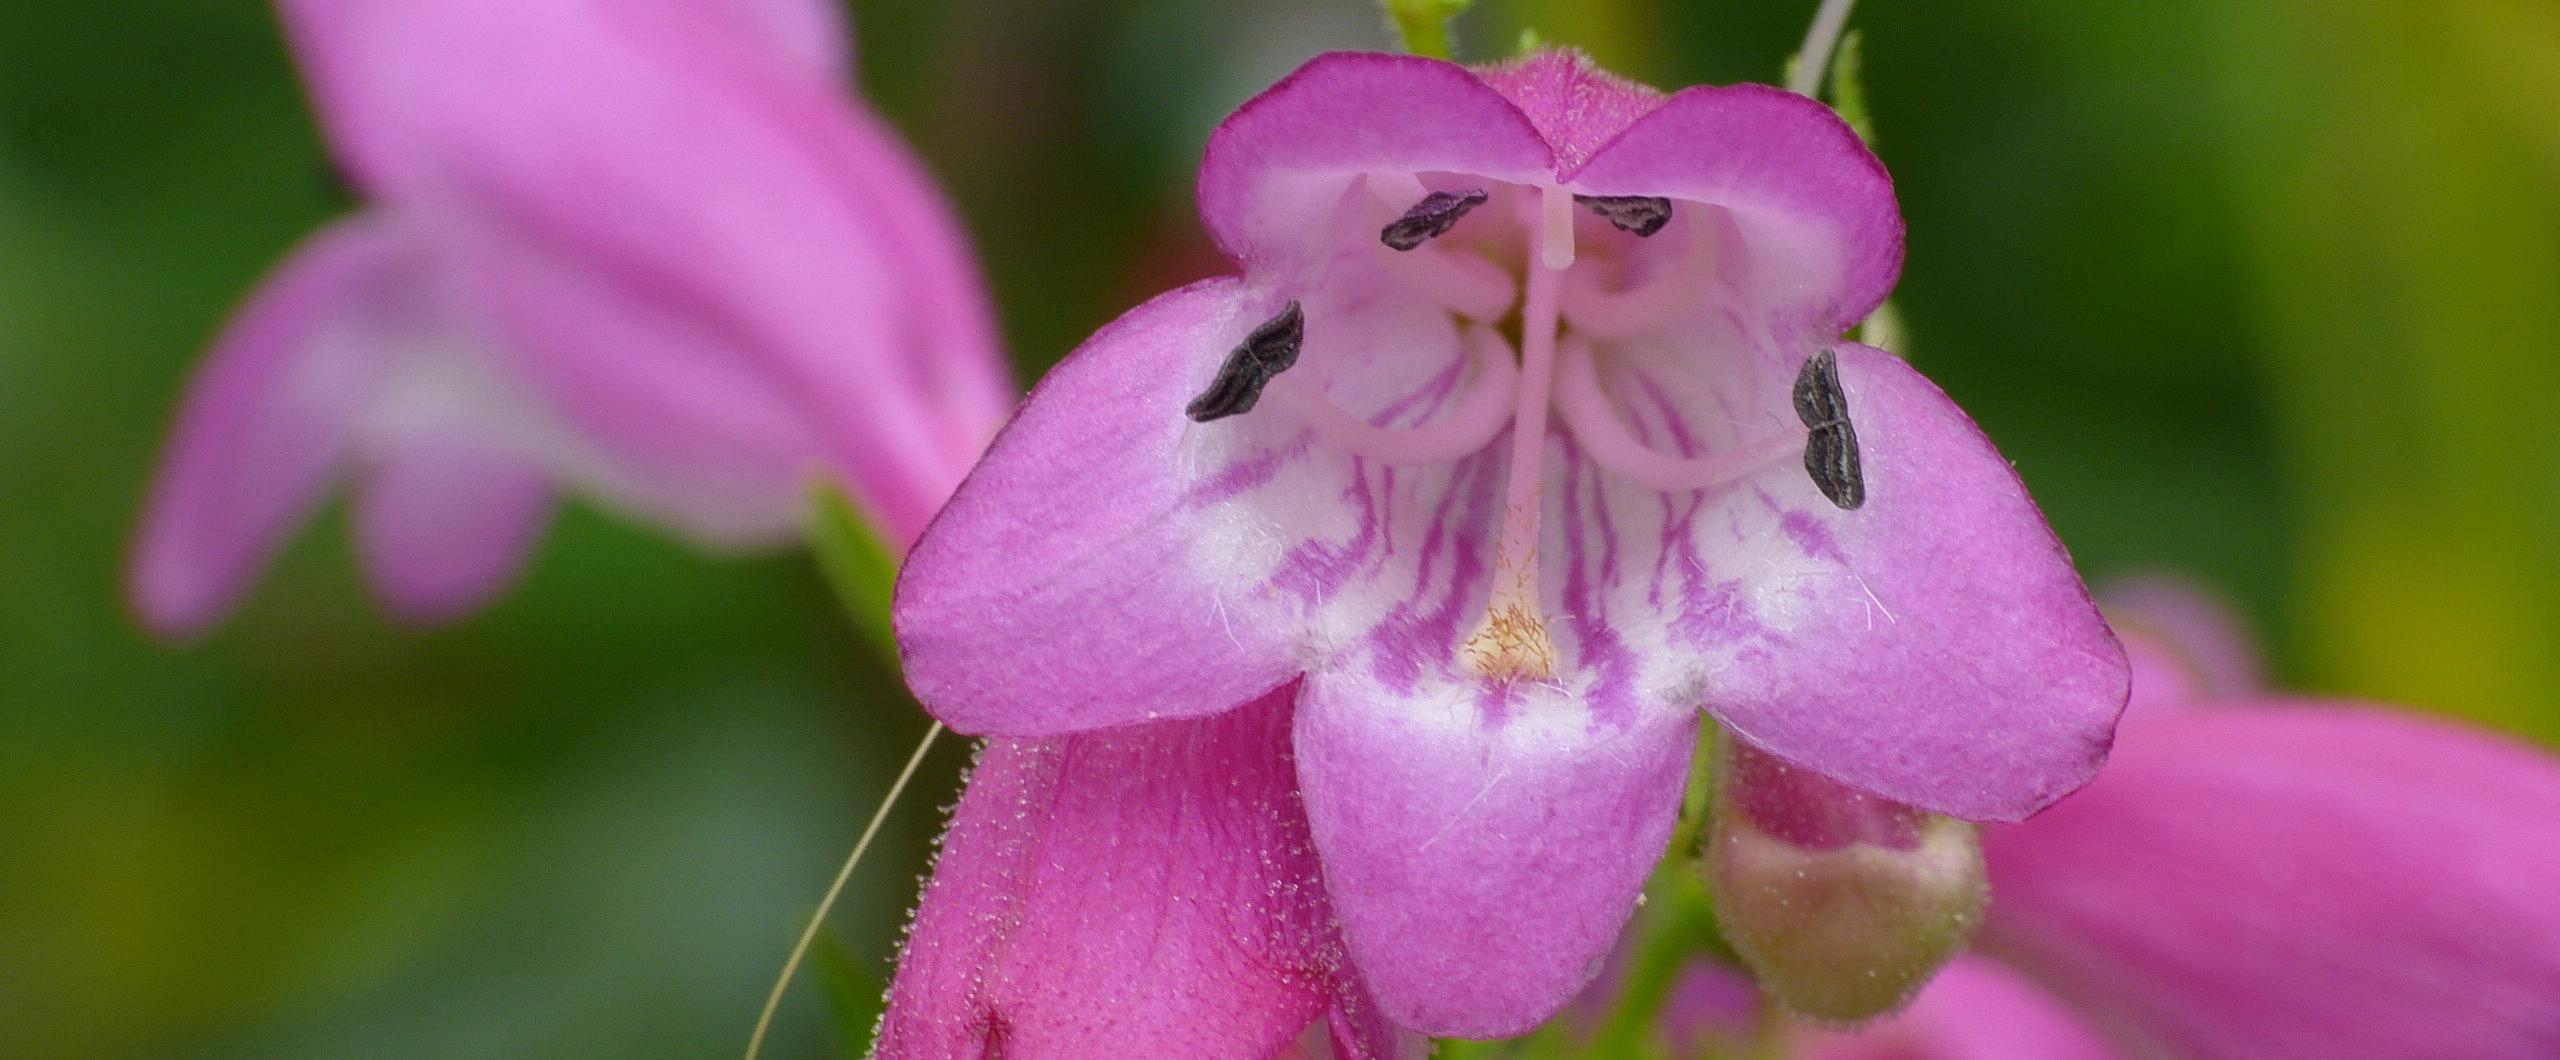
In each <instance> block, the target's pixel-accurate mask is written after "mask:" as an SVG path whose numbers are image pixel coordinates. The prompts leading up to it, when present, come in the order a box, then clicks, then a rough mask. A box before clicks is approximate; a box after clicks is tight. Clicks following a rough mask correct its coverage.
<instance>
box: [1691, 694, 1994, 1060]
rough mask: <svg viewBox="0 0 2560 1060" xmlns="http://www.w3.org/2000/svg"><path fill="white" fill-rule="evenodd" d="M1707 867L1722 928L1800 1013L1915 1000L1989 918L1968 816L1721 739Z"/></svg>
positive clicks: (1833, 1013)
mask: <svg viewBox="0 0 2560 1060" xmlns="http://www.w3.org/2000/svg"><path fill="white" fill-rule="evenodd" d="M1719 757H1720V762H1719V766H1720V768H1719V769H1718V770H1717V772H1716V799H1715V815H1714V821H1713V824H1712V826H1711V830H1710V832H1709V836H1708V845H1707V849H1706V851H1705V852H1704V865H1703V866H1702V869H1703V871H1704V872H1705V873H1706V874H1707V884H1708V887H1709V888H1710V889H1711V890H1712V891H1713V893H1714V895H1715V902H1716V920H1717V923H1718V925H1719V926H1720V927H1721V928H1722V929H1723V932H1724V936H1725V939H1726V941H1728V942H1730V943H1732V945H1733V948H1734V951H1735V952H1736V953H1738V954H1740V955H1741V956H1742V959H1743V960H1744V962H1746V963H1748V964H1749V965H1750V966H1751V969H1752V971H1753V972H1755V973H1757V974H1758V975H1759V977H1760V985H1761V987H1762V988H1763V989H1765V990H1766V991H1768V992H1769V994H1770V995H1771V996H1774V997H1776V998H1777V999H1778V1000H1779V1001H1780V1002H1781V1003H1783V1004H1785V1005H1786V1006H1787V1007H1788V1008H1789V1009H1792V1010H1794V1011H1795V1012H1797V1013H1799V1014H1802V1015H1805V1016H1810V1017H1813V1018H1816V1019H1823V1020H1837V1021H1842V1022H1851V1021H1857V1020H1864V1019H1869V1018H1872V1017H1875V1016H1880V1015H1883V1014H1885V1013H1888V1012H1891V1011H1893V1010H1894V1009H1897V1008H1899V1007H1901V1006H1902V1004H1903V1002H1905V1001H1908V1000H1910V998H1911V996H1912V994H1914V993H1916V992H1917V991H1918V990H1919V988H1920V986H1921V985H1922V984H1924V983H1926V982H1928V980H1929V977H1930V976H1931V975H1932V974H1934V973H1936V972H1937V970H1938V968H1939V966H1940V965H1943V964H1945V963H1946V961H1947V959H1948V958H1949V957H1952V956H1954V955H1955V953H1956V951H1957V950H1960V949H1962V948H1963V947H1964V944H1965V942H1966V940H1968V939H1969V938H1971V937H1972V935H1973V929H1974V926H1975V924H1976V923H1978V922H1979V921H1980V920H1981V914H1982V903H1983V897H1984V891H1985V888H1984V882H1983V870H1982V844H1981V842H1980V840H1979V838H1978V837H1977V836H1976V834H1975V832H1974V828H1973V826H1972V825H1971V824H1968V823H1966V822H1964V821H1959V820H1955V819H1953V818H1949V817H1942V816H1939V815H1937V814H1932V813H1927V812H1924V811H1921V810H1918V809H1915V808H1913V807H1910V806H1905V805H1902V804H1901V803H1897V802H1892V801H1889V800H1886V799H1883V798H1879V797H1877V796H1874V795H1870V794H1867V793H1866V792H1863V791H1859V790H1857V789H1855V788H1851V787H1847V786H1845V785H1842V784H1840V783H1838V782H1836V781H1833V780H1831V779H1829V778H1827V777H1823V776H1819V775H1816V774H1813V773H1809V772H1806V771H1804V770H1800V769H1797V768H1795V767H1793V766H1790V765H1788V764H1786V763H1785V762H1781V761H1779V760H1778V759H1776V758H1774V757H1771V756H1770V755H1769V754H1767V753H1766V752H1763V751H1761V750H1759V749H1758V748H1755V747H1752V746H1750V745H1749V744H1746V743H1744V742H1742V741H1741V740H1740V739H1726V740H1724V741H1722V750H1721V752H1720V755H1719Z"/></svg>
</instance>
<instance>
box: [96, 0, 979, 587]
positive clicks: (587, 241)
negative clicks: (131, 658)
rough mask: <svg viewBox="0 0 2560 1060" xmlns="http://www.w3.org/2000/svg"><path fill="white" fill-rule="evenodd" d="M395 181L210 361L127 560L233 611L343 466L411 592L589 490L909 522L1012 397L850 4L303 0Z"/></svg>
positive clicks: (371, 572) (909, 525) (721, 544)
mask: <svg viewBox="0 0 2560 1060" xmlns="http://www.w3.org/2000/svg"><path fill="white" fill-rule="evenodd" d="M282 10H283V16H284V21H285V26H286V29H287V30H288V34H289V36H290V38H291V42H292V44H293V46H294V53H295V56H296V58H297V59H298V60H299V61H300V63H301V65H302V68H303V71H304V73H305V76H306V78H307V80H308V83H309V85H310V88H311V93H312V97H313V101H314V106H315V108H316V109H317V111H318V113H319V115H320V119H321V126H322V129H323V131H324V132H325V133H326V134H327V136H328V139H329V142H330V146H331V148H332V149H333V152H334V154H335V156H336V157H337V159H338V162H339V164H340V166H341V167H342V169H343V170H344V171H345V172H346V174H347V175H348V177H349V179H350V181H351V183H352V184H353V185H354V187H355V189H356V191H357V192H358V193H359V195H360V196H361V197H362V198H363V200H364V206H363V208H362V209H361V210H360V211H359V212H358V213H356V214H355V215H353V216H350V217H348V218H345V219H343V220H340V221H338V222H335V223H333V224H331V225H330V226H329V227H327V228H326V229H324V230H322V231H321V232H319V233H317V234H316V235H314V236H313V237H311V239H310V240H308V241H307V242H306V243H305V244H304V245H303V246H302V247H300V248H299V249H297V250H295V251H294V252H293V253H292V255H291V256H290V257H288V258H287V260H286V261H285V262H284V263H283V264H282V265H281V266H279V267H278V268H277V270H276V271H275V273H274V274H273V275H271V276H270V277H269V278H268V280H267V282H266V284H265V285H264V286H263V287H262V288H261V289H260V290H259V291H258V292H257V293H256V294H255V295H254V296H253V297H252V298H251V299H250V300H249V301H248V303H247V304H246V305H245V306H244V307H243V308H242V310H241V311H240V313H239V315H238V317H237V318H236V319H234V321H233V322H232V323H231V325H230V326H229V328H227V329H226V330H225V331H224V333H223V334H222V336H221V337H220V338H219V339H218V340H217V341H216V342H215V343H214V345H213V347H212V350H211V352H210V353H209V354H208V355H207V358H206V360H205V362H204V364H203V366H202V367H201V368H200V369H199V371H198V373H197V375H196V378H195V379H194V381H193V382H192V383H191V385H190V387H189V390H188V392H187V395H186V398H185V401H184V404H183V406H182V407H181V409H180V410H179V414H178V417H177V421H176V425H175V427H174V428H173V430H172V432H171V436H170V440H169V443H168V448H167V452H166V456H165V458H164V462H163V464H162V467H161V469H160V472H159V475H158V480H157V482H156V484H155V485H154V487H153V490H152V494H151V497H150V500H149V502H148V504H147V506H146V510H145V512H144V515H143V519H142V525H141V529H140V533H139V535H138V540H137V542H136V545H135V549H134V554H133V557H132V562H131V566H130V569H129V572H128V589H129V595H130V597H131V600H132V602H133V605H134V607H135V609H136V610H137V612H139V614H140V615H141V617H142V618H143V620H144V621H145V622H146V624H148V625H149V626H150V627H151V628H152V629H154V630H155V631H158V632H160V633H162V634H164V635H169V636H185V635H189V634H193V633H196V632H200V631H201V630H203V629H204V628H206V627H207V626H209V625H211V624H213V623H215V622H216V621H218V620H219V619H220V618H221V616H222V615H223V614H224V613H225V612H226V611H227V610H228V609H229V608H230V607H231V606H232V604H233V603H234V602H235V601H236V600H237V599H238V598H239V597H240V595H241V594H242V593H243V592H244V591H245V590H246V588H247V585H248V584H249V582H250V581H251V580H252V579H253V578H254V577H255V576H256V574H257V572H258V571H259V570H260V569H261V568H262V567H263V566H264V564H265V563H266V562H267V560H268V559H269V558H270V557H271V556H272V555H273V554H274V553H275V552H276V551H277V550H278V549H279V548H280V547H281V545H282V544H283V542H284V540H285V539H286V538H287V537H288V536H289V535H290V534H291V533H292V532H293V531H294V530H295V529H296V528H297V527H298V526H300V525H301V524H302V523H303V522H304V521H305V520H306V519H307V518H308V517H309V516H310V515H311V514H312V512H313V510H314V509H315V508H316V506H317V505H318V503H319V501H320V500H321V499H322V498H323V496H324V495H325V494H326V493H327V492H328V491H329V490H330V489H331V488H333V487H334V486H337V485H340V484H344V485H345V486H347V488H348V489H349V491H350V494H351V498H352V499H351V503H352V522H353V526H354V532H355V536H356V545H357V551H358V554H359V557H360V558H361V560H362V562H363V566H364V569H365V572H366V574H367V576H368V578H369V580H370V581H371V583H372V585H373V587H374V589H375V591H376V593H377V594H378V595H379V596H380V597H381V598H382V600H383V601H384V602H385V604H386V605H388V606H389V607H390V608H391V610H392V611H394V612H395V613H397V614H398V615H400V616H402V617H404V618H406V619H409V620H413V621H419V622H434V621H439V620H444V619H449V618H453V617H456V616H458V615H460V614H463V613H466V612H468V611H470V610H473V609H475V608H477V607H479V606H480V605H482V604H484V603H485V602H487V601H488V600H489V599H490V598H492V597H493V596H495V595H496V594H497V593H499V592H501V591H503V590H504V588H505V587H506V586H507V585H508V584H509V583H510V582H511V581H512V580H513V578H514V577H515V575H516V573H517V572H518V571H519V570H520V568H521V566H522V564H523V563H524V561H525V558H526V556H527V555H528V553H529V552H530V551H531V550H532V548H533V546H534V544H535V542H536V540H537V539H538V538H539V536H540V534H541V532H542V530H543V528H544V526H545V525H546V524H547V523H548V521H549V519H550V515H551V512H552V509H553V506H554V504H555V503H556V499H557V497H558V496H559V495H560V494H561V493H563V492H564V491H571V492H575V493H577V494H579V495H581V496H583V497H585V498H587V499H590V500H593V501H595V502H597V503H599V504H602V505H604V506H606V507H610V508H613V509H616V510H619V511H622V512H625V513H627V514H629V515H631V516H633V517H635V518H639V519H643V520H647V521H651V522H655V523H658V524H661V525H664V526H666V527H668V528H669V529H671V530H673V531H675V532H677V533H679V534H681V535H683V536H684V537H686V538H688V539H690V540H692V541H695V542H698V543H700V544H703V545H705V546H709V547H714V548H745V547H762V546H769V545H774V544H779V543H782V542H785V541H787V540H789V539H790V538H791V537H792V536H793V534H794V529H795V526H796V524H797V522H798V519H799V516H800V513H801V512H802V511H803V509H804V506H805V505H806V503H807V496H808V490H809V487H810V485H811V483H812V481H813V480H816V479H821V478H828V479H833V480H836V481H837V482H839V483H840V484H841V485H842V486H843V487H844V488H845V489H846V490H847V491H848V493H849V494H850V495H851V496H852V498H853V500H854V502H855V504H856V505H857V506H858V507H859V508H860V509H862V511H863V512H864V513H865V514H866V515H867V516H868V517H869V518H870V519H872V520H873V521H874V523H875V525H877V526H879V527H881V528H882V534H883V536H884V537H885V538H887V539H888V541H889V544H890V545H891V546H892V547H902V546H904V545H905V544H906V543H907V542H908V541H910V540H912V538H913V537H914V535H915V534H916V533H918V532H919V531H920V530H921V528H922V526H923V524H924V521H925V520H926V518H927V517H929V516H930V515H931V513H932V512H933V510H934V509H935V508H936V507H937V506H938V505H939V504H940V502H941V501H942V499H943V498H944V497H945V496H946V495H947V494H948V492H949V490H950V488H951V486H952V485H953V484H954V483H956V482H957V481H958V480H959V477H960V476H961V474H963V473H964V472H965V470H966V469H967V467H968V465H969V463H970V461H971V460H972V459H973V458H974V457H975V456H976V455H977V453H978V451H979V449H980V448H981V446H982V445H983V443H984V441H985V440H986V438H987V437H989V436H990V435H991V434H992V433H993V432H994V429H995V427H996V426H997V425H998V424H999V423H1000V422H1001V420H1002V417H1003V416H1004V414H1005V412H1006V410H1007V409H1008V408H1009V406H1010V404H1011V401H1012V394H1013V389H1012V387H1011V385H1010V383H1009V382H1008V380H1007V378H1006V370H1005V368H1004V365H1003V363H1002V361H1001V359H1000V356H999V354H998V350H997V346H996V341H995V337H994V333H993V327H992V321H991V317H990V313H989V310H988V307H987V305H986V298H985V292H984V289H983V285H982V283H981V282H980V280H979V277H978V275H977V272H976V267H975V265H974V264H973V263H972V261H971V259H970V257H969V255H968V251H967V248H966V246H965V244H964V242H963V237H962V234H961V232H960V230H959V228H958V226H957V224H956V223H955V222H954V220H953V219H952V217H951V216H950V213H949V210H948V208H947V207H946V205H945V204H944V203H943V201H942V200H941V198H940V197H939V194H938V192H937V191H936V190H935V189H934V187H933V185H932V184H931V182H930V181H929V179H928V178H927V177H926V175H925V174H924V173H923V171H922V170H921V169H920V167H919V166H918V165H917V163H916V162H915V160H914V159H913V158H912V157H911V156H909V154H908V153H907V152H906V150H905V149H904V148H903V147H902V146H901V145H900V144H899V142H898V141H897V138H896V137H895V136H894V134H893V133H892V132H891V131H890V130H889V129H888V128H887V127H886V126H885V125H884V124H883V123H882V122H881V120H880V119H879V118H878V117H876V116H875V115H873V114H871V113H870V112H869V111H868V110H867V109H866V108H864V107H863V106H862V105H861V104H860V103H859V102H857V101H854V100H852V99H850V98H848V97H847V96H846V95H845V93H844V90H843V83H844V82H845V81H846V80H847V79H848V78H849V76H850V70H849V69H848V58H847V54H848V53H847V48H848V43H847V40H846V37H845V34H844V29H843V27H842V26H841V25H840V24H839V21H838V19H837V9H836V7H835V5H833V4H831V3H827V2H826V0H753V2H745V3H740V2H724V0H645V2H612V0H284V2H283V3H282Z"/></svg>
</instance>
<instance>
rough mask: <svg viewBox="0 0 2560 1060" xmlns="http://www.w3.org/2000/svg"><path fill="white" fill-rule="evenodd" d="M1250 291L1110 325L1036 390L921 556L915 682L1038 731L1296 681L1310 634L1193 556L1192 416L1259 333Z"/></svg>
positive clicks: (1180, 708) (1138, 313)
mask: <svg viewBox="0 0 2560 1060" xmlns="http://www.w3.org/2000/svg"><path fill="white" fill-rule="evenodd" d="M1242 299H1243V292H1242V291H1241V290H1240V287H1239V285H1238V284H1237V283H1236V282H1235V281H1233V280H1212V281H1208V282H1205V283H1199V284H1194V285H1192V286H1190V287H1186V288H1183V289H1181V290H1178V291H1175V292H1172V293H1170V294H1167V295H1164V296H1161V297H1159V298H1157V299H1155V300H1154V301H1151V302H1148V303H1147V304H1145V305H1143V306H1140V307H1138V308H1137V309H1134V310H1131V311H1130V312H1129V313H1128V315H1126V316H1123V317H1121V318H1120V319H1119V320H1118V321H1116V322H1114V323H1112V324H1111V325H1109V326H1107V327H1105V328H1104V329H1103V330H1102V331H1101V332H1099V333H1097V334H1096V335H1094V337H1093V338H1091V339H1088V340H1086V342H1085V344H1084V346H1083V347H1081V348H1079V349H1078V350H1076V352H1074V353H1072V354H1070V355H1068V357H1067V359H1066V360H1065V361H1064V362H1063V363H1061V364H1060V365H1059V366H1058V367H1057V368H1056V369H1054V370H1052V371H1051V372H1050V373H1049V375H1048V377H1047V378H1045V379H1043V380H1042V381H1041V383H1040V386H1039V388H1038V389H1037V390H1035V391H1033V393H1032V395H1031V397H1030V399H1029V400H1028V401H1026V402H1025V403H1024V405H1023V407H1022V410H1021V411H1020V413H1018V414H1017V415H1016V416H1015V418H1014V421H1013V423H1012V424H1010V425H1009V426H1007V427H1006V428H1005V430H1004V432H1003V433H1002V434H1001V435H999V436H998V437H997V439H996V441H995V444H994V445H993V446H992V447H991V448H990V449H989V450H988V452H987V455H986V458H985V459H984V460H982V461H981V462H980V463H979V464H978V467H977V470H975V471H973V472H971V473H970V475H969V478H968V480H967V481H966V482H964V483H962V484H961V486H960V489H959V492H958V493H957V494H955V495H954V496H953V497H952V499H951V502H950V504H949V505H948V506H946V507H945V508H944V509H943V510H942V514H941V515H940V516H938V517H937V518H936V519H935V520H934V522H933V525H932V526H931V528H930V529H928V530H927V531H926V533H925V535H924V537H923V538H922V539H921V540H919V541H918V542H917V543H916V547H915V550H914V552H912V553H911V554H909V556H908V558H907V564H906V567H905V569H904V571H903V572H902V573H901V574H900V577H899V580H898V593H897V605H896V618H897V626H898V643H899V648H900V657H901V658H902V659H903V660H904V661H905V664H906V672H907V681H908V684H909V685H910V686H911V687H912V688H914V690H915V692H916V695H917V697H918V698H919V699H920V700H921V701H922V702H923V703H924V705H925V706H926V707H927V708H928V709H930V710H932V711H933V712H934V714H935V715H936V716H938V717H940V718H942V719H943V720H944V721H947V722H949V723H950V724H951V725H952V727H953V728H956V729H959V730H960V731H962V732H972V733H993V734H1000V735H1018V736H1037V735H1047V734H1053V733H1061V732H1072V731H1078V730H1082V729H1091V728H1099V727H1104V726H1109V725H1116V724H1123V723H1127V722H1131V721H1139V720H1145V719H1149V718H1156V717H1165V718H1175V717H1188V716H1196V715H1200V714H1210V713H1216V712H1218V711H1221V710H1225V709H1227V708H1228V707H1230V706H1232V705H1234V704H1237V703H1241V702H1244V701H1246V700H1248V699H1252V698H1253V697H1255V696H1258V695H1261V694H1263V693H1265V692H1268V691H1270V690H1271V689H1273V688H1276V687H1278V686H1279V685H1281V684H1282V683H1284V682H1286V681H1288V680H1289V679H1290V678H1291V677H1293V676H1295V674H1296V673H1297V670H1298V667H1297V663H1296V661H1295V659H1294V657H1293V652H1294V648H1293V647H1292V642H1293V641H1294V639H1295V638H1296V636H1297V631H1296V630H1295V629H1286V628H1278V627H1277V626H1276V625H1275V624H1274V623H1271V622H1264V621H1256V620H1255V617H1256V612H1255V611H1251V610H1247V609H1246V603H1245V602H1244V601H1241V600H1236V601H1231V600H1229V599H1228V595H1227V594H1228V593H1229V592H1230V591H1231V590H1230V589H1229V588H1228V587H1226V586H1222V585H1220V584H1218V582H1217V581H1216V579H1215V578H1214V577H1213V573H1202V572H1200V571H1197V570H1195V569H1194V567H1195V565H1194V564H1192V563H1190V562H1188V558H1189V557H1190V556H1191V555H1192V552H1193V542H1192V540H1191V539H1190V536H1191V533H1192V531H1193V529H1194V526H1193V521H1192V520H1191V519H1190V517H1189V509H1190V508H1191V506H1192V504H1193V502H1192V500H1191V497H1190V495H1191V493H1192V491H1193V490H1194V489H1195V488H1197V487H1198V486H1199V485H1200V483H1198V482H1197V481H1196V478H1197V477H1198V474H1199V473H1198V472H1197V471H1196V470H1195V469H1193V468H1192V467H1191V466H1190V464H1189V462H1188V460H1187V458H1186V453H1185V450H1184V448H1183V440H1184V437H1185V434H1186V432H1187V431H1189V430H1192V429H1195V426H1196V425H1194V424H1192V423H1190V422H1189V421H1187V420H1185V419H1184V418H1183V417H1182V415H1181V413H1180V411H1179V410H1180V409H1181V408H1182V406H1183V404H1184V403H1185V402H1187V401H1189V400H1190V399H1191V397H1192V395H1193V394H1194V393H1196V392H1197V391H1198V390H1199V388H1200V387H1201V386H1202V385H1203V384H1204V383H1205V382H1206V381H1207V379H1208V378H1209V376H1210V375H1211V374H1213V373H1214V372H1215V370H1216V362H1217V360H1218V358H1219V355H1220V353H1221V352H1222V351H1224V350H1225V349H1226V348H1227V347H1229V346H1232V345H1234V344H1235V341H1236V339H1237V338H1238V337H1239V336H1241V335H1242V334H1243V333H1244V331H1245V330H1247V329H1249V328H1250V327H1251V326H1252V324H1251V322H1250V321H1244V320H1243V319H1242V317H1243V314H1241V313H1240V312H1239V309H1240V306H1241V304H1242Z"/></svg>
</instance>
